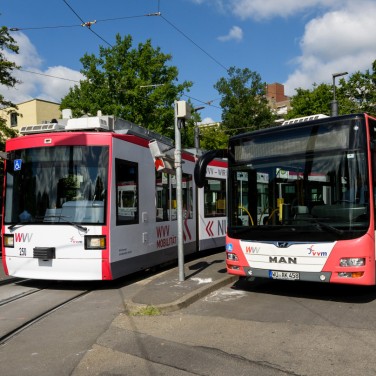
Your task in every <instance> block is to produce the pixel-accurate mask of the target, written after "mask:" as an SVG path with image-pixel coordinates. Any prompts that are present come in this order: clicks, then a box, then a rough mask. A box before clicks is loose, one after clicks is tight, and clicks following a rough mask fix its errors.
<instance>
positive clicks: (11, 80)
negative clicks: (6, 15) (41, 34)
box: [0, 26, 19, 150]
mask: <svg viewBox="0 0 376 376" xmlns="http://www.w3.org/2000/svg"><path fill="white" fill-rule="evenodd" d="M18 49H19V48H18V46H17V44H16V41H15V40H14V39H13V38H12V37H11V35H10V34H9V31H8V29H7V28H6V27H5V26H2V27H1V28H0V85H3V86H5V87H14V86H15V85H16V84H17V83H18V80H17V79H16V78H15V77H14V76H13V75H12V73H13V70H14V69H17V68H19V67H18V66H17V65H16V64H15V63H14V62H12V61H9V60H7V58H6V56H5V53H4V51H5V50H9V51H11V52H14V53H18ZM0 106H1V107H2V108H7V107H8V108H12V110H13V111H15V110H17V106H16V105H15V104H14V103H13V102H11V101H9V100H7V99H6V98H5V97H4V95H3V94H1V93H0ZM15 135H16V132H15V131H14V130H13V129H11V128H9V127H7V126H6V120H5V119H3V118H1V117H0V148H1V150H4V143H5V140H6V139H7V138H9V137H14V136H15Z"/></svg>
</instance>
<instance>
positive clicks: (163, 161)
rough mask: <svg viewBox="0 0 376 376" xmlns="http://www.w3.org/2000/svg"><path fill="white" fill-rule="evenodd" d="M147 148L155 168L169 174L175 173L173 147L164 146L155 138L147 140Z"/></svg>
mask: <svg viewBox="0 0 376 376" xmlns="http://www.w3.org/2000/svg"><path fill="white" fill-rule="evenodd" d="M149 150H150V153H151V156H152V157H153V160H154V165H155V169H156V170H157V171H161V172H167V173H170V174H173V173H175V157H174V149H173V148H171V147H166V146H165V145H163V144H162V143H160V142H159V141H157V140H151V141H150V142H149Z"/></svg>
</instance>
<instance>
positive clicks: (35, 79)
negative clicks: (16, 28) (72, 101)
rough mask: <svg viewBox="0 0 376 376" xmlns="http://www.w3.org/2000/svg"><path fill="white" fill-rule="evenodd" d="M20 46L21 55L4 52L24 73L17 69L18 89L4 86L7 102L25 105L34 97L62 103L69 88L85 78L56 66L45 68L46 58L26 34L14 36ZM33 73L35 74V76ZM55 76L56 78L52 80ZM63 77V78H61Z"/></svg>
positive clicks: (3, 90)
mask: <svg viewBox="0 0 376 376" xmlns="http://www.w3.org/2000/svg"><path fill="white" fill-rule="evenodd" d="M12 36H13V37H14V39H15V40H16V43H17V45H18V46H19V53H18V54H15V53H12V52H9V51H3V53H4V55H5V58H6V59H7V60H10V61H14V62H15V63H16V64H17V65H18V66H20V67H21V70H14V71H13V73H12V75H13V76H14V77H15V78H17V80H19V81H20V83H19V84H17V85H16V86H15V87H14V88H7V87H4V86H1V85H0V93H1V94H2V95H4V97H5V99H6V100H10V101H12V102H14V103H16V104H17V103H21V102H24V101H27V100H30V99H33V98H38V99H44V100H48V101H51V102H57V103H59V102H60V100H61V98H62V97H64V96H65V95H66V94H67V93H68V91H69V88H70V87H72V86H74V85H75V84H77V82H75V81H79V80H80V79H82V78H83V76H82V74H81V73H80V72H78V71H75V70H72V69H70V68H67V67H62V66H56V67H48V68H47V69H46V70H43V69H41V66H42V64H43V59H42V58H41V56H39V54H38V52H37V50H36V48H35V47H34V45H33V44H32V43H31V41H30V39H29V38H28V37H27V36H26V35H25V34H23V33H16V34H15V35H12ZM32 72H33V73H32ZM51 76H52V77H51ZM61 78H62V79H61Z"/></svg>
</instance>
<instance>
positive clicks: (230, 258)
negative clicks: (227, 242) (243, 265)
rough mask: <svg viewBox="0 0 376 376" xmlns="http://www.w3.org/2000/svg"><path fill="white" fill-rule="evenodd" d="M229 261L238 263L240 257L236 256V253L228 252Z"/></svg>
mask: <svg viewBox="0 0 376 376" xmlns="http://www.w3.org/2000/svg"><path fill="white" fill-rule="evenodd" d="M227 260H231V261H238V256H236V255H235V254H234V253H231V252H227Z"/></svg>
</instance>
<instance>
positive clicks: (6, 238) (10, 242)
mask: <svg viewBox="0 0 376 376" xmlns="http://www.w3.org/2000/svg"><path fill="white" fill-rule="evenodd" d="M3 243H4V247H8V248H14V235H13V234H4V235H3Z"/></svg>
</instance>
